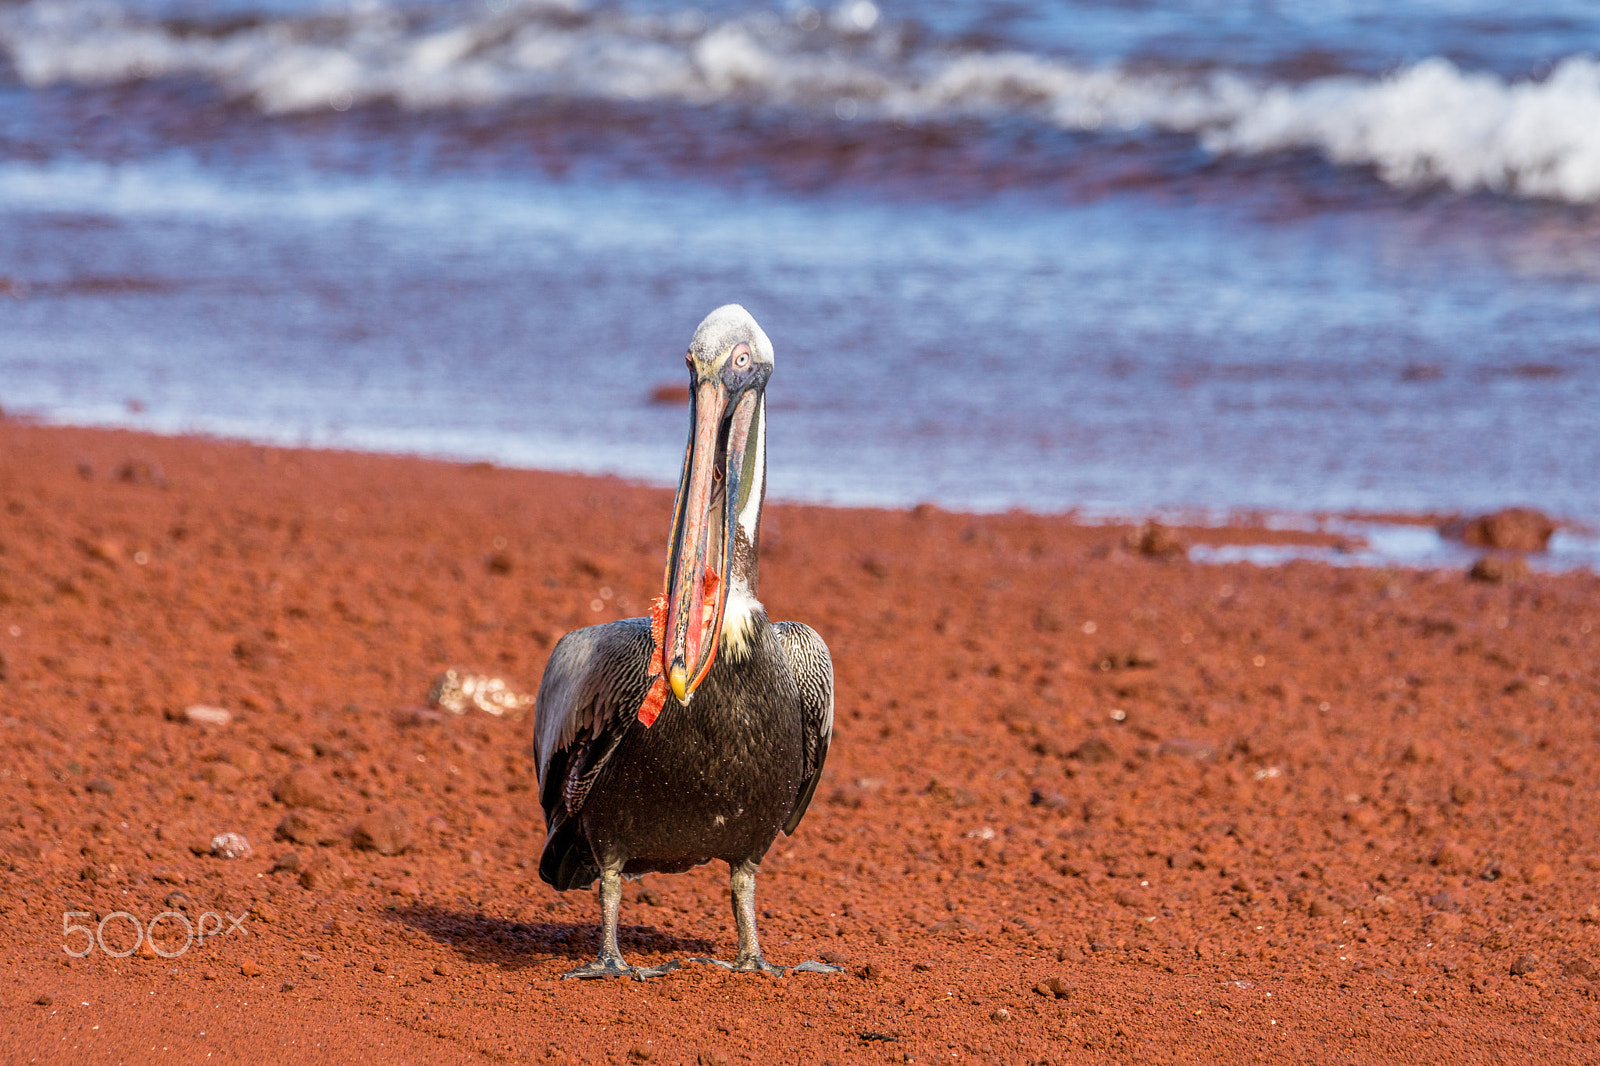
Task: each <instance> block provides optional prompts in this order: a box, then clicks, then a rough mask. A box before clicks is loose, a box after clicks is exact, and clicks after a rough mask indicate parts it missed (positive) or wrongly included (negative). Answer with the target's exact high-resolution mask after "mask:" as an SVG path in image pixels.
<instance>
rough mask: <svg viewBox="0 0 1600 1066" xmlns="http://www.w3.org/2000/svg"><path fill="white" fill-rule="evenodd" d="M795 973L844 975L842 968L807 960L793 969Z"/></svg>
mask: <svg viewBox="0 0 1600 1066" xmlns="http://www.w3.org/2000/svg"><path fill="white" fill-rule="evenodd" d="M794 972H795V973H844V967H843V966H834V965H832V964H830V963H826V962H817V961H816V960H815V959H807V960H806V961H805V962H802V963H800V964H799V965H798V966H796V967H795V968H794Z"/></svg>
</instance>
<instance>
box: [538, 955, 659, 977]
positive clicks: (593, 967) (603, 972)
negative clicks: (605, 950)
mask: <svg viewBox="0 0 1600 1066" xmlns="http://www.w3.org/2000/svg"><path fill="white" fill-rule="evenodd" d="M677 968H678V963H677V961H676V960H673V961H669V962H664V963H662V964H661V965H660V966H629V965H628V964H627V963H626V962H624V961H623V959H622V956H621V955H601V956H600V957H599V958H597V959H595V960H594V961H593V962H591V963H587V964H585V965H583V966H579V967H578V968H577V969H575V970H568V971H567V972H566V973H564V974H562V975H561V979H562V980H563V981H564V980H566V979H567V978H569V977H576V978H577V979H578V980H580V981H592V980H595V979H596V978H601V977H631V978H633V979H634V980H635V981H646V980H649V979H650V978H652V977H660V976H661V975H662V974H668V973H671V972H672V971H673V970H676V969H677Z"/></svg>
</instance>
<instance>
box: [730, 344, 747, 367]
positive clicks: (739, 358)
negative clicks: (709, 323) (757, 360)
mask: <svg viewBox="0 0 1600 1066" xmlns="http://www.w3.org/2000/svg"><path fill="white" fill-rule="evenodd" d="M749 365H750V346H749V345H748V344H740V345H739V346H738V347H736V348H734V350H733V368H734V369H735V370H743V369H744V368H745V367H747V366H749Z"/></svg>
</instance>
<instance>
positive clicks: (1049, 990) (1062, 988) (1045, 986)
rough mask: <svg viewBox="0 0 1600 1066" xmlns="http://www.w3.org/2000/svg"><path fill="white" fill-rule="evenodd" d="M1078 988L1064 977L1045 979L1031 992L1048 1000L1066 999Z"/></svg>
mask: <svg viewBox="0 0 1600 1066" xmlns="http://www.w3.org/2000/svg"><path fill="white" fill-rule="evenodd" d="M1077 989H1078V986H1077V985H1075V984H1074V983H1072V982H1071V981H1069V980H1067V979H1066V978H1065V977H1047V978H1045V979H1044V980H1043V981H1040V982H1039V983H1038V984H1036V985H1034V986H1033V990H1034V991H1035V992H1037V993H1038V994H1039V995H1041V996H1045V997H1047V998H1049V999H1066V998H1067V997H1068V996H1070V995H1072V993H1073V992H1075V991H1077Z"/></svg>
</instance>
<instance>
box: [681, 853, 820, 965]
mask: <svg viewBox="0 0 1600 1066" xmlns="http://www.w3.org/2000/svg"><path fill="white" fill-rule="evenodd" d="M728 885H729V889H730V892H731V895H732V896H733V924H734V928H735V929H737V930H738V931H739V953H738V954H737V955H735V956H734V957H733V961H732V962H723V961H722V960H721V959H694V960H692V961H694V962H709V963H711V964H713V965H715V966H721V967H722V968H723V969H727V970H732V971H733V972H734V973H764V974H770V975H771V976H773V977H782V976H783V975H784V973H785V972H787V968H786V967H783V966H774V965H773V964H772V963H770V962H768V961H767V960H766V959H765V958H763V957H762V955H761V939H760V937H759V936H757V935H756V864H755V863H753V862H741V863H740V864H739V865H737V866H734V867H733V868H732V869H731V870H729V871H728ZM795 969H796V970H797V971H804V972H807V973H842V972H843V971H842V970H840V969H839V967H837V966H829V965H828V964H827V963H825V962H802V963H801V964H800V965H799V966H796V967H795Z"/></svg>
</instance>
